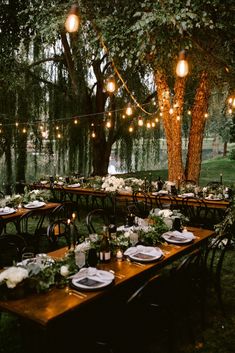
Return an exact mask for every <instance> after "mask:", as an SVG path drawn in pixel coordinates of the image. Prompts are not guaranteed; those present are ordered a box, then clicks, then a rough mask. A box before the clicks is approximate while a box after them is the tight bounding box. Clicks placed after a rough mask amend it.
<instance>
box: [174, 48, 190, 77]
mask: <svg viewBox="0 0 235 353" xmlns="http://www.w3.org/2000/svg"><path fill="white" fill-rule="evenodd" d="M188 71H189V68H188V61H187V60H186V53H185V50H181V52H180V53H179V58H178V62H177V65H176V75H177V76H179V77H185V76H187V75H188Z"/></svg>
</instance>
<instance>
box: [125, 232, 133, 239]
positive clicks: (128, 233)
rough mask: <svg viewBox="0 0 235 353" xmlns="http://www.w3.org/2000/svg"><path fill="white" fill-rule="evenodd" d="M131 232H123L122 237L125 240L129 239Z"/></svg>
mask: <svg viewBox="0 0 235 353" xmlns="http://www.w3.org/2000/svg"><path fill="white" fill-rule="evenodd" d="M131 233H132V232H131V231H127V232H124V237H125V238H130V234H131Z"/></svg>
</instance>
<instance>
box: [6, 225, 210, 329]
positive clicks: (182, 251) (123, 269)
mask: <svg viewBox="0 0 235 353" xmlns="http://www.w3.org/2000/svg"><path fill="white" fill-rule="evenodd" d="M189 231H192V232H193V233H194V235H195V236H196V239H195V240H194V241H193V242H192V243H190V244H187V245H186V244H185V245H173V244H166V243H164V244H162V245H160V246H159V247H160V248H161V249H162V250H163V253H164V257H163V258H162V259H160V260H158V261H156V262H151V263H142V264H141V265H139V263H135V262H133V263H132V262H130V261H127V260H124V261H117V260H116V259H112V260H111V262H110V263H106V264H99V265H98V266H97V267H98V268H99V269H103V270H112V271H114V272H115V274H116V276H115V281H114V284H113V285H112V286H111V287H110V288H106V289H101V290H97V291H92V292H91V291H88V292H85V294H86V297H85V298H79V297H78V296H73V295H68V294H67V293H66V291H65V289H58V288H53V289H52V290H50V291H49V292H47V293H44V294H37V295H32V296H27V297H25V298H23V299H18V300H6V301H5V300H4V301H0V309H1V310H7V311H9V312H11V313H14V314H16V315H18V316H20V317H23V318H26V319H28V320H30V321H34V322H35V323H37V324H39V325H41V326H47V325H48V324H49V323H50V322H51V321H53V320H56V319H60V318H61V317H63V315H65V314H66V313H68V312H69V311H72V310H75V309H79V308H80V307H81V306H84V305H89V303H90V302H92V301H94V300H96V299H98V298H99V297H103V296H108V295H110V293H111V292H112V291H115V290H116V289H118V287H119V286H120V285H122V286H123V285H125V284H126V283H128V282H129V281H130V280H131V279H133V278H135V277H138V276H142V275H150V274H151V273H155V272H156V271H158V270H160V269H161V268H163V267H164V266H166V265H168V264H170V263H172V262H173V261H175V260H176V259H178V258H180V257H182V256H184V255H186V254H188V253H190V252H192V251H193V250H194V249H196V248H198V247H200V246H202V245H203V244H205V242H206V241H207V239H208V238H210V237H212V236H213V235H214V231H212V230H207V229H202V228H189ZM66 251H67V248H61V249H58V250H56V251H54V252H51V253H49V255H50V256H52V257H53V258H55V259H56V258H60V257H61V256H63V255H64V254H65V252H66Z"/></svg>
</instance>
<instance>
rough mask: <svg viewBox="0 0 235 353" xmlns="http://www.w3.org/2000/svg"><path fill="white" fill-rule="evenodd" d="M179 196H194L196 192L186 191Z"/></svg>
mask: <svg viewBox="0 0 235 353" xmlns="http://www.w3.org/2000/svg"><path fill="white" fill-rule="evenodd" d="M178 196H181V197H194V196H195V195H194V193H193V192H186V193H185V194H182V195H178Z"/></svg>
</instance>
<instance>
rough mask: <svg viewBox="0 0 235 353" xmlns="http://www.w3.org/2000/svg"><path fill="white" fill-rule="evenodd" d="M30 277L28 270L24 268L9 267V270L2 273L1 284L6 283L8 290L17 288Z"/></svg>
mask: <svg viewBox="0 0 235 353" xmlns="http://www.w3.org/2000/svg"><path fill="white" fill-rule="evenodd" d="M27 277H28V270H26V269H25V268H22V267H15V266H12V267H9V268H8V269H7V270H5V271H3V272H1V274H0V283H1V282H3V281H6V285H7V287H8V288H15V287H16V285H17V284H18V283H20V282H22V281H23V280H24V279H25V278H27Z"/></svg>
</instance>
